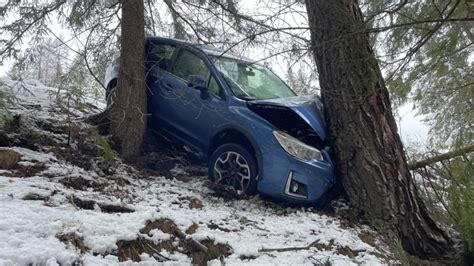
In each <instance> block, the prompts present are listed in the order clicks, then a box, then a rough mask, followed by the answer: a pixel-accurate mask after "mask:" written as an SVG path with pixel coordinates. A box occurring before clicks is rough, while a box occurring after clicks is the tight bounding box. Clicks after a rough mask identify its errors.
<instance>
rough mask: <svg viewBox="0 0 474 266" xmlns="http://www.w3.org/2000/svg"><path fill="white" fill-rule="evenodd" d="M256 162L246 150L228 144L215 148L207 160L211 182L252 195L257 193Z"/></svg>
mask: <svg viewBox="0 0 474 266" xmlns="http://www.w3.org/2000/svg"><path fill="white" fill-rule="evenodd" d="M257 173H258V171H257V161H256V159H255V156H253V155H252V154H251V153H250V152H249V151H248V150H247V149H246V148H244V147H243V146H241V145H239V144H235V143H228V144H224V145H222V146H220V147H219V148H217V149H216V150H215V151H214V153H213V154H212V156H211V158H210V160H209V177H210V179H211V180H212V181H214V182H216V183H220V184H223V185H226V186H231V187H233V188H234V189H235V190H237V191H242V192H244V193H245V194H248V195H252V194H255V193H256V191H257V179H256V177H257Z"/></svg>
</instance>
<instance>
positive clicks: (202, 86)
mask: <svg viewBox="0 0 474 266" xmlns="http://www.w3.org/2000/svg"><path fill="white" fill-rule="evenodd" d="M188 87H191V88H194V89H196V90H200V91H201V92H207V86H206V80H205V79H204V76H203V75H189V76H188Z"/></svg>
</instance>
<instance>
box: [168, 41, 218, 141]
mask: <svg viewBox="0 0 474 266" xmlns="http://www.w3.org/2000/svg"><path fill="white" fill-rule="evenodd" d="M174 75H175V76H176V77H178V79H177V82H176V83H175V84H174V85H175V86H174V88H173V89H174V90H175V91H176V95H180V97H175V98H174V99H173V101H174V102H173V105H174V108H175V109H176V110H179V111H178V113H177V114H176V117H177V121H176V122H177V123H179V128H180V129H181V132H182V133H184V138H185V139H186V140H188V141H189V142H191V143H192V144H195V145H196V146H198V148H200V149H206V147H207V145H208V141H209V139H210V135H211V134H212V132H213V131H214V129H215V128H216V127H217V126H218V125H219V124H221V123H222V122H223V121H224V120H226V112H227V102H226V98H225V95H224V91H223V89H222V86H221V84H219V83H218V81H217V80H216V78H215V77H214V74H213V73H212V68H211V65H210V62H208V61H206V60H205V59H204V58H202V57H200V56H198V55H197V54H196V53H193V52H192V51H191V50H188V49H186V48H183V49H180V51H179V52H178V54H177V55H176V59H175V61H174ZM189 75H202V76H203V77H204V78H205V80H206V86H207V88H208V92H207V93H204V94H203V93H202V92H201V91H200V90H198V89H195V88H192V87H189V86H188V82H187V79H188V77H189Z"/></svg>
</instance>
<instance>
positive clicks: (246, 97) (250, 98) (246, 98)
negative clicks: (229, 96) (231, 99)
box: [237, 95, 257, 101]
mask: <svg viewBox="0 0 474 266" xmlns="http://www.w3.org/2000/svg"><path fill="white" fill-rule="evenodd" d="M237 97H239V99H242V100H246V101H253V100H257V98H255V97H252V96H247V95H242V96H237Z"/></svg>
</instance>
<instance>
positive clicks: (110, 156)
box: [95, 133, 118, 161]
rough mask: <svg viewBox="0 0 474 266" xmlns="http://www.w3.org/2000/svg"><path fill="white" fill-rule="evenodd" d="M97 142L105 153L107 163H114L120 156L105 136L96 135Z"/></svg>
mask: <svg viewBox="0 0 474 266" xmlns="http://www.w3.org/2000/svg"><path fill="white" fill-rule="evenodd" d="M95 142H96V143H97V145H99V146H100V147H101V148H102V151H103V152H104V159H105V160H106V161H114V160H116V159H117V158H118V154H117V152H116V151H114V150H113V149H112V148H111V147H110V144H109V142H108V140H107V138H105V137H104V136H102V135H100V134H98V133H96V134H95Z"/></svg>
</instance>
